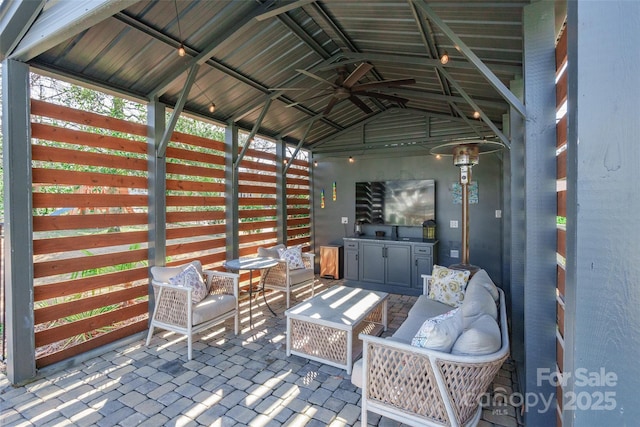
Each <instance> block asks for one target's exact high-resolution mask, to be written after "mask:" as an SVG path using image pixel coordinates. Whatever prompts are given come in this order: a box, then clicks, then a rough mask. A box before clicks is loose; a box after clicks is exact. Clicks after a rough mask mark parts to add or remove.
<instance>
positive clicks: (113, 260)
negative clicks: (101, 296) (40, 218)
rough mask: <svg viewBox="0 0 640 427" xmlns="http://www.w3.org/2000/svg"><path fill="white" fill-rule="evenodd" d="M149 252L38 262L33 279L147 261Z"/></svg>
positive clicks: (140, 251) (141, 250)
mask: <svg viewBox="0 0 640 427" xmlns="http://www.w3.org/2000/svg"><path fill="white" fill-rule="evenodd" d="M147 255H148V250H147V249H138V250H133V251H127V252H112V253H108V254H102V255H93V256H86V255H85V256H82V257H78V258H65V259H59V260H53V261H41V262H36V263H34V265H33V277H35V278H39V277H47V276H55V275H57V274H68V273H74V272H79V271H85V270H93V269H98V268H104V267H110V266H115V265H120V264H129V263H135V262H142V261H146V260H147Z"/></svg>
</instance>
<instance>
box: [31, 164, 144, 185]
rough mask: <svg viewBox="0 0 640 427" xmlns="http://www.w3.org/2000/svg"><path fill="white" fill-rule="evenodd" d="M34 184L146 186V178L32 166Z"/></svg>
mask: <svg viewBox="0 0 640 427" xmlns="http://www.w3.org/2000/svg"><path fill="white" fill-rule="evenodd" d="M32 176H33V178H32V180H33V182H34V183H35V184H57V185H74V186H75V185H86V186H93V187H118V188H144V189H146V188H148V183H147V178H146V177H140V176H132V175H112V174H108V173H98V172H79V171H73V170H62V169H44V168H33V169H32Z"/></svg>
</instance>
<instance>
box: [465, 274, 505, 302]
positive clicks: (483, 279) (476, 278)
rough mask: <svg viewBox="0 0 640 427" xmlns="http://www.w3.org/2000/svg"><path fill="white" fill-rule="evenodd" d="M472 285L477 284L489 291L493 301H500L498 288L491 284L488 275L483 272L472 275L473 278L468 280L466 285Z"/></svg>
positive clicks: (491, 281)
mask: <svg viewBox="0 0 640 427" xmlns="http://www.w3.org/2000/svg"><path fill="white" fill-rule="evenodd" d="M472 284H478V285H480V286H482V287H483V288H485V289H486V290H487V291H489V293H490V294H491V296H492V297H493V300H494V301H496V302H497V301H498V300H499V299H500V293H499V292H498V287H497V286H496V285H495V284H494V283H493V280H491V278H490V277H489V274H487V272H486V271H485V270H479V271H477V272H476V274H474V275H473V277H472V278H471V279H469V284H468V285H467V287H469V286H471V285H472Z"/></svg>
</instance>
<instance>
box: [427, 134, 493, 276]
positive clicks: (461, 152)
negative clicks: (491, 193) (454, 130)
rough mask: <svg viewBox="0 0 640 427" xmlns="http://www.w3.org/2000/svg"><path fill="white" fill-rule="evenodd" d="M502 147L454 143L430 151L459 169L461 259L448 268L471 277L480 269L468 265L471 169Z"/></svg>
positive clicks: (464, 142)
mask: <svg viewBox="0 0 640 427" xmlns="http://www.w3.org/2000/svg"><path fill="white" fill-rule="evenodd" d="M502 148H504V145H503V144H501V143H500V142H496V141H486V140H477V141H456V142H448V143H446V144H442V145H439V146H437V147H434V148H432V149H431V154H433V155H440V156H453V165H454V166H457V167H459V168H460V187H461V193H462V254H461V255H462V259H461V262H460V264H453V265H451V266H449V268H452V269H457V270H469V271H471V274H472V275H473V274H474V273H475V272H476V271H478V270H479V269H480V267H478V266H476V265H473V264H471V263H469V184H470V183H471V169H472V168H473V166H474V165H477V164H478V161H479V159H480V155H481V154H487V153H493V152H495V151H498V150H501V149H502Z"/></svg>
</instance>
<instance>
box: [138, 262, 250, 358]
mask: <svg viewBox="0 0 640 427" xmlns="http://www.w3.org/2000/svg"><path fill="white" fill-rule="evenodd" d="M191 264H193V265H194V266H195V267H196V268H197V269H198V271H199V272H201V274H203V278H204V279H205V283H206V286H207V290H208V294H207V296H206V297H205V298H204V299H203V300H202V301H200V302H198V303H195V304H194V303H192V300H191V292H192V290H191V288H189V287H183V286H175V285H171V284H169V279H170V278H171V277H173V276H175V275H176V274H178V273H180V272H181V271H182V270H183V269H184V268H186V267H187V266H188V265H189V264H185V265H182V266H177V267H158V266H156V267H151V275H152V276H153V280H152V282H151V283H152V285H153V291H154V295H155V307H154V310H153V315H152V317H151V322H150V324H149V333H148V335H147V342H146V345H147V346H148V345H149V343H150V342H151V337H152V335H153V330H154V328H161V329H165V330H168V331H173V332H177V333H179V334H184V335H186V336H187V343H188V359H189V360H191V358H192V341H193V335H194V334H197V333H199V332H201V331H203V330H205V329H208V328H210V327H211V326H213V325H216V324H219V323H221V322H223V321H225V320H226V319H229V318H231V317H233V318H234V333H235V334H236V335H238V331H239V329H240V318H239V309H238V295H239V288H238V278H239V276H238V275H237V274H234V273H226V272H220V271H209V270H202V265H201V264H200V262H199V261H194V262H192V263H191Z"/></svg>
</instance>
